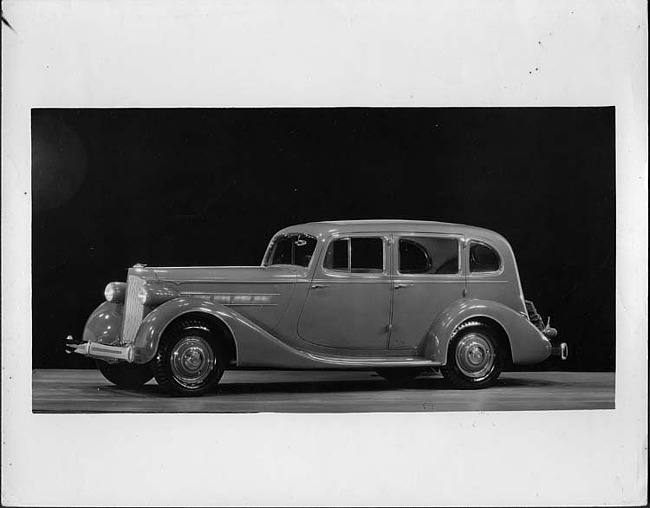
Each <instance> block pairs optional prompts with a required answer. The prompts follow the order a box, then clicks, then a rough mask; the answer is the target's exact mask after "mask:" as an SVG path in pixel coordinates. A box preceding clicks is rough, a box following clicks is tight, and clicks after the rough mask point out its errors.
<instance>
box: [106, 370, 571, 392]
mask: <svg viewBox="0 0 650 508" xmlns="http://www.w3.org/2000/svg"><path fill="white" fill-rule="evenodd" d="M556 384H558V383H555V382H552V381H547V380H539V379H512V378H500V379H498V380H497V381H496V382H495V384H494V385H493V386H492V387H490V388H488V390H489V389H495V388H501V389H503V388H506V389H507V388H522V387H542V386H546V387H548V386H552V385H556ZM560 384H561V383H560ZM101 389H102V390H105V391H106V392H111V393H115V394H118V393H122V394H129V395H131V396H135V397H145V396H151V395H155V396H162V397H174V398H175V396H173V395H170V394H168V393H167V392H165V391H164V390H163V389H162V388H161V387H160V386H158V385H157V384H155V383H148V384H146V385H144V386H142V387H140V388H137V389H125V388H118V387H117V386H113V385H111V386H103V387H102V388H101ZM391 390H427V391H428V390H440V391H443V390H444V391H458V392H463V391H467V390H461V389H458V388H455V387H454V386H453V385H451V384H450V383H449V382H448V381H447V380H446V379H445V378H443V377H442V376H425V377H419V378H416V379H411V380H404V381H395V380H392V381H388V380H385V379H383V378H382V377H381V376H379V375H377V376H373V377H371V378H370V379H362V380H319V381H304V380H300V381H298V380H296V381H266V382H257V381H256V382H249V383H244V382H226V383H221V384H219V385H218V386H217V391H216V393H215V395H222V396H227V395H254V394H270V393H337V392H338V393H346V392H381V391H391ZM205 396H208V397H209V396H210V395H209V394H206V395H204V397H205Z"/></svg>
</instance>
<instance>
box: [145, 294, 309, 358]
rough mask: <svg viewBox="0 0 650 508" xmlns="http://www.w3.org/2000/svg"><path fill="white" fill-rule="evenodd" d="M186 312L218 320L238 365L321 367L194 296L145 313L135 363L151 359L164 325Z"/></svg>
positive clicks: (237, 316)
mask: <svg viewBox="0 0 650 508" xmlns="http://www.w3.org/2000/svg"><path fill="white" fill-rule="evenodd" d="M189 313H201V314H208V315H211V316H214V317H216V318H218V319H219V320H221V322H222V323H223V324H224V325H225V326H226V327H227V328H228V330H229V332H230V335H231V337H232V338H233V341H234V343H235V351H236V358H237V365H238V366H265V367H295V368H314V367H317V366H321V364H320V363H319V362H318V361H316V360H314V359H312V358H310V357H309V356H308V355H306V354H304V353H303V352H301V351H299V350H296V349H294V348H292V347H290V346H288V345H287V344H285V343H284V342H282V341H281V340H279V339H278V338H276V337H274V336H273V335H271V334H270V333H269V332H267V331H266V330H264V329H263V328H261V327H260V326H259V325H257V324H256V323H254V322H252V321H250V320H249V319H247V318H245V317H244V316H242V315H241V314H239V313H238V312H236V311H235V310H233V309H231V308H230V307H226V306H225V305H222V304H219V303H215V302H210V301H207V300H204V299H202V298H196V297H180V298H175V299H173V300H169V301H167V302H165V303H163V304H162V305H160V306H159V307H156V308H155V309H154V310H153V311H151V312H150V313H149V314H147V316H146V317H145V318H144V320H143V321H142V323H141V325H140V328H139V329H138V333H137V334H136V337H135V359H134V361H135V362H136V363H146V362H148V361H149V360H151V359H153V357H154V356H155V355H156V351H157V350H158V345H159V343H160V338H161V336H162V334H163V333H164V331H165V329H166V328H167V326H169V324H170V323H171V322H172V321H174V320H175V319H176V318H178V317H180V316H182V315H184V314H189Z"/></svg>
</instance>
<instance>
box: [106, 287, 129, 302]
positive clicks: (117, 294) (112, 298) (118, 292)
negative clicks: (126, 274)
mask: <svg viewBox="0 0 650 508" xmlns="http://www.w3.org/2000/svg"><path fill="white" fill-rule="evenodd" d="M124 295H126V282H109V283H108V284H107V285H106V289H104V298H106V301H107V302H111V303H122V302H123V301H124Z"/></svg>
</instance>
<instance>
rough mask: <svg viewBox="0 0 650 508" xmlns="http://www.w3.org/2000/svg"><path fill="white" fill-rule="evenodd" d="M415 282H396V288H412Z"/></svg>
mask: <svg viewBox="0 0 650 508" xmlns="http://www.w3.org/2000/svg"><path fill="white" fill-rule="evenodd" d="M412 285H413V284H395V286H393V287H394V288H395V289H402V288H410V287H411V286H412Z"/></svg>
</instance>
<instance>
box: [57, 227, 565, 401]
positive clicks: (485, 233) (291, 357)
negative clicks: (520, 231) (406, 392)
mask: <svg viewBox="0 0 650 508" xmlns="http://www.w3.org/2000/svg"><path fill="white" fill-rule="evenodd" d="M105 298H106V301H105V302H104V303H102V304H101V305H100V306H99V307H97V309H96V310H95V311H94V312H93V313H92V314H91V315H90V317H89V319H88V321H87V323H86V326H85V329H84V332H83V339H82V342H78V343H76V342H74V340H72V339H71V337H69V338H68V339H69V346H68V347H69V348H70V350H73V351H75V352H76V353H79V354H82V355H86V356H90V357H92V358H95V359H96V360H97V365H98V367H99V369H100V371H101V372H102V374H103V375H104V376H105V377H106V378H107V379H108V380H109V381H111V382H113V383H115V384H116V385H118V386H122V387H137V386H139V385H142V384H144V383H146V382H147V381H149V380H150V379H151V378H152V377H154V376H155V378H156V381H157V382H158V384H159V385H161V386H162V387H163V388H164V389H166V390H168V391H169V392H171V393H173V394H176V395H199V394H203V393H206V392H209V391H211V390H214V389H215V386H216V384H217V383H218V382H219V379H220V378H221V377H222V375H223V373H224V370H225V369H231V368H237V367H245V368H282V369H355V370H359V369H366V370H375V371H377V372H378V373H380V374H381V375H382V376H384V377H385V378H387V379H407V378H409V377H413V376H417V375H418V374H420V373H421V372H422V371H424V370H426V369H438V370H440V371H441V372H442V374H443V375H444V377H445V378H446V379H447V380H448V381H449V382H450V383H451V384H452V385H453V386H455V387H457V388H482V387H486V386H489V385H490V384H492V383H494V381H495V380H496V379H497V377H498V376H499V374H500V373H501V371H502V369H503V368H504V366H505V365H506V364H508V363H510V362H511V363H513V364H518V365H525V364H534V363H538V362H542V361H544V360H545V359H546V358H548V357H549V356H550V355H556V356H559V357H561V358H562V359H565V358H566V357H567V346H566V344H565V343H559V342H557V331H556V330H555V329H553V328H551V327H550V326H549V323H547V324H546V325H545V324H544V323H543V321H542V319H541V317H540V316H539V315H538V314H537V312H536V311H535V308H534V306H533V305H532V302H528V301H526V300H524V294H523V291H522V287H521V283H520V280H519V273H518V270H517V264H516V262H515V257H514V254H513V252H512V249H511V247H510V245H509V244H508V242H507V241H506V240H505V239H504V238H503V237H502V236H500V235H499V234H497V233H495V232H492V231H489V230H486V229H482V228H477V227H471V226H463V225H458V224H448V223H441V222H425V221H407V220H355V221H330V222H314V223H309V224H300V225H296V226H291V227H288V228H285V229H283V230H281V231H279V232H278V233H277V234H276V235H274V236H273V238H272V239H271V242H270V243H269V246H268V248H267V250H266V253H265V255H264V258H263V260H262V263H261V265H260V266H255V267H186V268H180V267H173V268H172V267H148V266H145V265H140V264H139V265H135V266H134V267H133V268H130V269H129V270H128V274H127V280H126V282H111V283H109V284H108V285H107V286H106V290H105Z"/></svg>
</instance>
